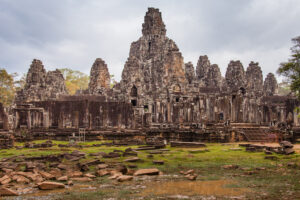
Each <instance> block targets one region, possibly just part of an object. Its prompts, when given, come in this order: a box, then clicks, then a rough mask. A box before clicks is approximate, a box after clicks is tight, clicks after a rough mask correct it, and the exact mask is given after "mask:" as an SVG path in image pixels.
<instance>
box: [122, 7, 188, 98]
mask: <svg viewBox="0 0 300 200" xmlns="http://www.w3.org/2000/svg"><path fill="white" fill-rule="evenodd" d="M142 34H143V35H142V37H140V38H139V40H138V41H136V42H133V43H132V44H131V47H130V53H129V58H128V59H127V62H126V64H125V66H124V69H123V72H122V80H121V82H120V85H121V88H122V90H123V91H125V92H126V93H127V94H128V95H129V96H130V94H131V91H132V90H135V91H136V93H135V94H137V96H140V95H141V96H144V97H146V99H147V98H152V97H153V96H160V95H165V94H166V93H168V92H169V91H170V92H172V91H173V90H175V89H176V91H177V92H178V91H180V92H183V91H184V87H185V86H186V84H187V79H186V73H185V64H184V61H183V57H182V55H181V53H180V52H179V49H178V47H177V45H176V44H175V42H173V41H172V40H171V39H169V38H168V37H166V28H165V24H164V22H163V21H162V17H161V13H160V12H159V10H158V9H155V8H148V11H147V13H146V16H145V18H144V23H143V26H142ZM153 94H155V95H153Z"/></svg>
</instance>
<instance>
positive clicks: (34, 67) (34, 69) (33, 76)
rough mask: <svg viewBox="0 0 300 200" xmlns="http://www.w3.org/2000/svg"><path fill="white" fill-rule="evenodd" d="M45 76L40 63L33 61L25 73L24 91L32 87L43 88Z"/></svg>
mask: <svg viewBox="0 0 300 200" xmlns="http://www.w3.org/2000/svg"><path fill="white" fill-rule="evenodd" d="M46 74H47V73H46V70H45V68H44V65H43V63H42V61H40V60H37V59H34V60H33V61H32V63H31V65H30V68H29V70H28V73H27V77H26V83H25V89H29V88H30V87H32V86H36V87H45V85H46V84H45V81H46Z"/></svg>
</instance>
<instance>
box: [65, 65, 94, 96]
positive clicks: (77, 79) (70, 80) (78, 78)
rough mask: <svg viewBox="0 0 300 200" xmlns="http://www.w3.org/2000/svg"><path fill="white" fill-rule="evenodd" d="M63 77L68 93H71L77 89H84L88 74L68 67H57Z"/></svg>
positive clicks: (87, 81) (87, 82) (86, 85)
mask: <svg viewBox="0 0 300 200" xmlns="http://www.w3.org/2000/svg"><path fill="white" fill-rule="evenodd" d="M59 70H60V71H61V73H62V74H63V76H64V78H65V83H66V87H67V90H68V92H69V94H71V95H73V94H75V93H76V91H77V90H86V89H87V88H88V85H89V76H88V75H86V74H85V73H82V72H80V71H76V70H72V69H69V68H62V69H59Z"/></svg>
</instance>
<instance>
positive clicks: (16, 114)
mask: <svg viewBox="0 0 300 200" xmlns="http://www.w3.org/2000/svg"><path fill="white" fill-rule="evenodd" d="M19 121H20V115H19V111H17V110H16V111H15V121H14V128H15V129H17V128H18V125H19V123H20V122H19Z"/></svg>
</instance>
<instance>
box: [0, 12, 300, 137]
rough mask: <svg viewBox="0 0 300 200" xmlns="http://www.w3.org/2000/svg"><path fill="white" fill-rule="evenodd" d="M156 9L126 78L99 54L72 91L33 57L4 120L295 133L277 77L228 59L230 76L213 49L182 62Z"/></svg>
mask: <svg viewBox="0 0 300 200" xmlns="http://www.w3.org/2000/svg"><path fill="white" fill-rule="evenodd" d="M166 32H167V30H166V26H165V24H164V22H163V20H162V16H161V13H160V12H159V10H158V9H155V8H149V9H148V11H147V13H146V15H145V18H144V23H143V24H142V36H141V37H140V38H139V39H138V40H137V41H135V42H133V43H132V44H131V47H130V52H129V57H128V59H127V61H126V63H125V65H124V68H123V72H122V77H121V81H120V82H119V83H117V84H115V85H114V87H113V88H111V87H110V74H109V66H107V64H106V63H105V61H104V60H102V59H101V58H97V59H96V60H95V62H94V64H93V66H92V68H91V73H90V83H89V88H88V90H87V91H85V92H81V93H78V94H77V95H73V96H71V95H68V93H67V90H66V87H65V83H64V78H63V76H62V74H61V73H60V72H59V71H58V70H56V71H49V72H46V70H45V68H44V66H43V64H42V62H41V61H40V60H36V59H34V60H33V62H32V64H31V65H30V68H29V71H28V74H27V79H26V85H25V87H24V89H23V90H22V91H20V92H18V94H17V97H16V105H15V106H14V108H12V110H11V111H10V113H11V114H10V115H9V116H8V113H6V112H5V109H4V108H3V107H2V106H0V128H2V129H6V130H7V129H13V130H15V132H18V131H20V130H23V131H24V130H25V131H27V133H28V134H29V135H30V136H32V137H34V138H45V137H47V138H51V137H52V138H60V139H64V138H65V139H66V140H67V138H68V137H69V136H70V135H71V133H73V132H76V131H78V130H79V129H84V130H85V131H86V134H87V138H89V139H94V138H97V137H99V136H105V137H113V138H126V137H132V136H136V135H140V136H144V137H146V138H151V137H162V138H165V139H167V140H171V139H172V140H182V141H197V140H198V141H223V142H226V141H240V140H248V141H264V140H267V139H268V136H269V135H270V134H287V133H290V132H291V130H292V131H294V133H297V130H298V129H297V127H299V124H300V121H299V119H298V118H297V113H296V112H295V111H294V108H295V107H296V106H298V105H299V102H298V101H297V99H296V98H295V97H294V96H292V95H290V96H279V95H277V88H278V85H277V81H276V78H275V76H274V74H272V73H269V74H268V75H267V77H266V78H265V80H263V75H262V70H261V67H260V66H259V63H257V62H251V63H250V64H249V66H248V67H247V68H246V69H245V68H244V66H243V65H242V63H241V62H240V61H231V62H230V63H229V64H228V68H227V71H226V74H225V77H222V74H221V72H220V69H219V67H218V65H216V64H211V62H210V60H209V58H208V56H206V55H203V56H199V60H198V62H197V65H196V66H195V67H194V66H193V64H192V63H191V62H188V63H185V62H184V58H183V56H182V54H181V52H180V50H179V48H178V47H177V45H176V43H175V42H174V41H173V40H171V39H170V38H168V37H167V36H166Z"/></svg>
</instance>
